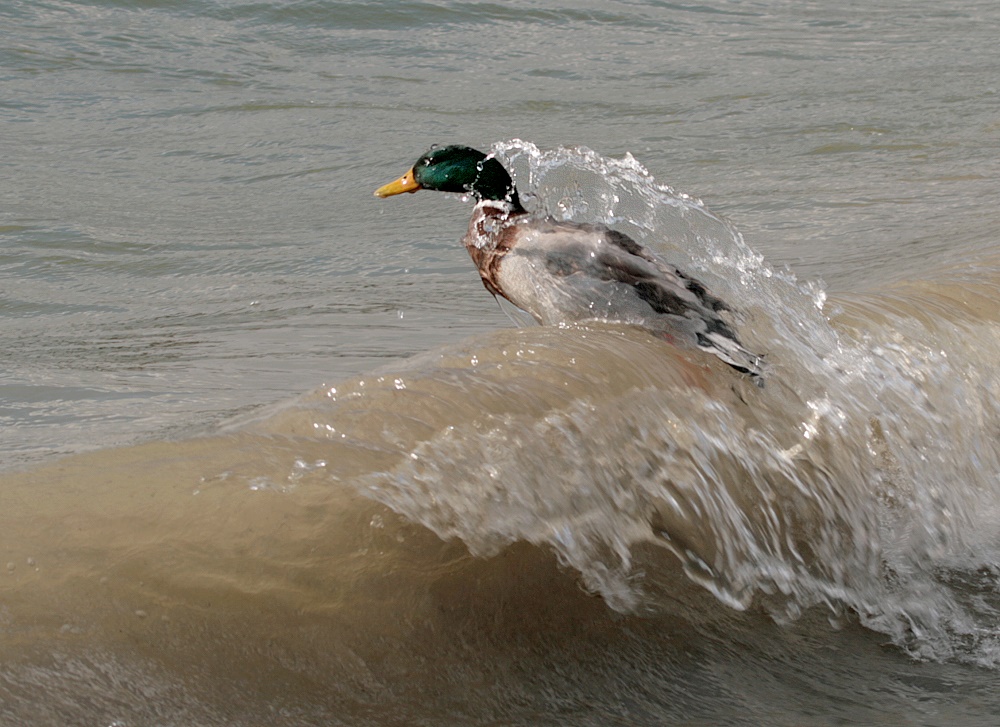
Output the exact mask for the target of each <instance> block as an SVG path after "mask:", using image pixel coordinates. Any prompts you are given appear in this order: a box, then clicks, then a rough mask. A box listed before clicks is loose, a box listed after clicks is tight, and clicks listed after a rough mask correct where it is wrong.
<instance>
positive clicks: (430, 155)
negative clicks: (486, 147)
mask: <svg viewBox="0 0 1000 727" xmlns="http://www.w3.org/2000/svg"><path fill="white" fill-rule="evenodd" d="M418 189H433V190H436V191H438V192H456V193H458V194H471V195H472V196H474V197H476V198H477V199H481V200H482V199H491V200H496V201H506V202H510V204H511V205H512V206H513V208H514V211H516V212H520V211H522V210H523V209H524V208H523V207H521V202H520V200H519V199H518V197H517V190H516V189H515V188H514V181H513V180H512V179H511V178H510V175H509V174H507V170H506V169H504V168H503V165H502V164H501V163H500V162H498V161H497V160H496V159H493V158H492V157H491V158H487V157H486V155H485V154H483V153H482V152H481V151H479V150H478V149H472V148H470V147H467V146H442V147H435V148H432V149H431V150H430V151H429V152H427V153H426V154H424V155H423V156H422V157H420V158H419V159H417V162H416V164H414V165H413V168H412V169H410V171H408V172H407V173H406V174H404V175H403V176H402V177H400V178H399V179H397V180H396V181H395V182H390V183H389V184H386V185H385V186H383V187H379V188H378V189H376V190H375V196H376V197H391V196H392V195H394V194H402V193H403V192H416V191H417V190H418Z"/></svg>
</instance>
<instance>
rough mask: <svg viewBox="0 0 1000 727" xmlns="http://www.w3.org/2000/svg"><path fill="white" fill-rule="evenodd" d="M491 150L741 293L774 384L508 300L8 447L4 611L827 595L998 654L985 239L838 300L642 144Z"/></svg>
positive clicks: (63, 620) (26, 621) (995, 301)
mask: <svg viewBox="0 0 1000 727" xmlns="http://www.w3.org/2000/svg"><path fill="white" fill-rule="evenodd" d="M494 152H495V153H496V154H497V155H499V156H501V157H502V158H503V159H504V160H505V162H506V163H507V164H509V165H510V166H511V167H512V169H513V170H514V172H515V174H516V175H517V181H518V182H519V183H520V185H521V186H522V188H526V189H531V190H532V199H531V203H532V204H534V205H536V206H538V207H540V208H541V209H544V210H547V211H549V212H550V213H551V214H554V215H557V216H560V217H562V218H566V219H576V220H586V221H590V222H603V223H606V224H611V225H614V226H615V227H616V228H617V229H621V230H622V231H624V232H626V233H628V234H630V235H632V236H634V237H636V238H637V239H639V240H640V241H641V242H642V243H643V244H646V245H647V246H650V247H652V248H654V249H656V250H657V251H658V252H659V253H660V254H662V255H663V256H664V257H665V258H667V259H668V260H669V261H670V262H672V263H675V264H677V265H678V266H679V267H681V268H682V269H685V270H687V271H689V272H690V273H692V274H694V275H696V276H697V277H699V278H700V279H702V280H704V281H705V282H706V283H707V284H708V285H709V286H710V287H711V288H712V289H713V290H714V291H715V292H716V293H717V294H718V295H720V297H722V298H724V299H725V300H727V301H730V302H731V303H732V304H733V307H734V308H735V309H736V310H737V317H738V320H737V321H736V322H737V325H738V327H739V330H740V332H741V336H742V337H743V338H744V340H745V341H746V343H747V345H748V347H750V348H752V350H755V351H756V350H760V351H764V352H766V357H767V366H768V372H767V381H766V385H765V386H764V387H758V386H756V385H754V384H753V383H752V382H750V381H748V380H747V379H746V378H744V377H741V376H740V375H738V374H736V373H735V372H733V371H732V370H731V369H729V368H728V367H727V366H725V365H724V364H722V363H721V362H719V361H717V360H715V359H714V358H713V357H711V356H705V355H703V354H701V353H699V352H697V351H684V350H680V349H677V348H674V347H672V346H670V345H669V344H667V343H665V342H664V341H662V340H661V339H658V338H655V337H653V336H651V335H649V334H647V333H646V332H644V331H642V330H641V329H637V328H632V327H626V326H616V325H613V324H597V323H593V324H581V325H573V326H564V327H524V328H512V329H505V330H499V331H494V332H490V333H486V334H483V335H481V336H477V337H475V338H471V339H468V340H465V341H462V342H460V343H458V344H455V345H452V346H448V347H445V348H442V349H438V350H433V351H429V352H427V353H425V354H422V355H420V356H417V357H415V358H413V359H410V360H407V361H403V362H399V363H396V364H393V365H392V366H389V367H386V368H384V369H381V370H379V371H377V372H373V373H370V374H366V375H364V376H362V377H358V378H355V379H352V380H348V381H344V382H338V383H336V384H333V385H328V386H324V387H323V388H322V389H320V390H317V391H314V392H310V393H308V394H306V395H304V396H302V397H300V398H299V399H297V400H295V401H293V402H286V403H284V404H282V405H280V406H278V407H276V408H274V409H272V410H269V411H267V412H263V413H258V415H257V416H256V417H255V418H254V419H253V420H251V421H241V422H238V423H234V424H233V425H231V426H230V427H229V428H228V429H227V430H226V431H223V432H221V433H219V434H218V435H217V436H213V437H205V438H201V439H196V440H188V441H185V442H160V443H152V444H148V445H142V446H139V447H133V448H128V449H124V450H113V451H109V452H98V453H91V454H88V455H83V456H79V457H75V458H70V459H67V460H63V461H61V462H58V463H56V464H54V465H50V466H48V467H45V468H39V469H37V470H32V471H30V472H26V473H21V474H16V475H9V476H6V477H5V480H4V482H3V484H2V487H0V496H2V497H4V498H5V500H6V502H5V503H4V507H3V508H2V509H0V526H2V527H3V531H4V532H5V533H7V537H8V542H9V543H10V544H11V545H10V546H9V547H8V556H7V557H8V558H9V561H10V566H11V568H10V569H9V576H10V577H8V578H7V580H6V581H4V585H0V588H3V589H4V594H5V599H6V600H5V601H4V603H5V606H4V611H3V614H2V617H3V621H2V624H6V626H4V628H6V630H7V631H8V632H9V633H15V632H16V633H20V634H31V633H36V632H37V633H45V634H48V635H49V636H46V638H50V637H51V634H53V633H57V632H58V633H60V634H62V635H63V637H66V638H69V637H68V636H66V634H70V635H72V634H75V633H77V631H76V629H79V630H80V631H79V634H80V636H79V638H85V634H86V633H91V632H92V631H93V630H94V629H96V628H98V627H96V626H94V625H93V624H94V623H104V624H105V626H102V627H100V628H101V629H104V631H106V632H107V633H118V632H125V633H131V632H133V631H134V630H135V629H137V628H139V627H138V626H136V625H135V624H136V621H135V619H136V618H137V614H138V613H139V612H141V614H142V615H141V617H139V618H141V619H143V620H144V623H147V624H148V623H150V622H152V621H155V618H154V617H155V615H156V614H157V613H162V614H163V616H164V618H165V619H167V620H165V621H164V622H163V623H164V624H166V623H168V622H170V623H173V624H175V628H176V624H181V623H183V624H185V628H186V629H187V630H188V631H189V632H190V633H188V634H187V636H186V637H185V638H194V639H195V640H197V639H196V638H195V637H194V636H192V633H194V631H197V627H196V624H197V623H199V619H204V618H208V616H207V615H206V614H208V613H214V614H216V618H218V619H221V620H219V621H217V622H213V623H215V627H214V628H216V629H218V631H217V632H215V635H213V636H212V637H211V639H210V643H211V644H212V648H213V649H218V648H221V647H220V646H219V643H220V640H221V641H223V642H225V643H227V644H228V643H230V642H229V641H226V639H235V638H236V636H234V634H235V632H234V631H232V629H234V628H235V626H233V625H232V624H233V623H239V624H240V628H245V629H246V628H249V629H251V630H253V629H256V630H253V633H255V634H256V636H255V639H258V638H259V639H261V640H263V641H262V643H268V642H267V639H269V638H276V637H273V630H274V629H275V628H278V629H279V630H282V629H285V628H286V627H285V626H281V625H280V624H282V623H285V621H284V620H283V619H286V618H288V614H290V613H294V614H298V615H299V616H303V615H305V617H307V619H306V620H309V619H313V618H316V619H321V620H322V622H323V626H322V629H323V630H324V634H326V635H324V636H322V637H319V636H317V635H316V633H315V632H314V631H310V632H309V633H310V634H312V636H310V637H308V638H307V637H306V636H303V635H302V634H301V633H298V632H297V634H298V635H295V636H294V638H293V637H292V636H288V634H286V636H288V639H290V640H289V641H288V642H287V644H294V645H295V646H294V648H293V647H289V649H288V651H287V652H282V653H284V654H285V656H283V657H282V658H292V657H290V656H288V654H290V653H294V652H295V651H296V649H297V648H299V647H301V648H303V649H305V650H306V651H308V650H309V648H310V647H309V643H308V639H309V638H316V639H319V641H320V642H321V643H322V644H324V645H327V646H329V645H330V643H331V642H330V641H329V640H331V639H333V640H335V641H336V644H337V648H334V647H333V646H330V653H333V652H336V653H338V654H340V656H338V657H337V658H339V659H341V660H343V659H347V660H348V661H350V659H348V657H345V656H344V653H347V652H344V651H343V649H344V648H347V647H345V644H350V649H353V651H351V653H369V652H370V651H371V650H372V649H375V650H377V648H379V647H378V644H379V643H396V642H394V641H393V640H392V636H391V634H392V633H396V632H398V631H400V629H404V628H406V627H410V626H412V624H413V623H416V622H417V621H418V620H419V618H426V619H428V622H431V623H437V621H435V619H444V618H459V620H462V619H473V620H475V619H483V618H494V619H506V618H511V614H516V616H517V618H516V619H515V621H516V620H517V619H528V620H530V619H540V621H539V624H540V625H539V629H545V628H549V627H551V621H546V619H547V618H549V617H550V616H551V617H553V618H554V616H552V614H554V613H563V614H567V613H574V614H577V617H578V618H581V619H584V618H585V619H594V618H597V617H596V616H594V614H595V613H596V611H595V609H597V610H600V609H601V608H603V607H599V606H598V605H597V604H600V603H603V604H606V606H607V607H610V608H611V609H612V610H613V612H616V613H619V614H622V618H639V619H652V621H651V622H655V621H656V620H657V619H668V620H677V619H680V620H687V621H698V622H701V621H704V620H706V619H708V620H712V619H717V620H725V619H727V618H729V616H727V614H731V613H744V614H748V617H754V616H753V615H754V614H767V615H768V616H770V617H771V618H773V619H776V620H778V621H779V622H781V623H789V622H793V621H795V620H797V619H803V618H807V617H809V616H808V615H809V614H813V613H816V612H817V607H818V610H819V611H820V612H823V613H827V614H829V615H830V616H831V618H834V619H847V620H848V621H849V620H851V619H854V620H857V621H858V622H860V623H862V624H863V625H864V626H866V627H867V628H868V629H871V630H873V631H875V632H878V633H883V634H888V635H889V636H890V637H891V639H892V641H893V642H894V643H895V644H897V645H898V646H899V647H900V648H901V649H903V650H905V651H906V652H907V653H909V654H912V655H914V656H916V657H918V658H923V659H935V660H944V661H948V660H951V661H961V662H973V663H976V664H980V665H984V666H989V667H995V666H996V665H997V663H998V659H1000V650H998V648H997V639H998V631H1000V630H998V623H997V619H996V613H997V609H998V608H1000V599H998V597H997V593H998V591H997V585H998V576H1000V574H998V571H997V568H996V566H995V563H996V562H998V555H1000V547H998V546H1000V542H998V538H997V533H998V528H997V525H998V523H1000V517H998V512H1000V510H998V504H1000V486H998V485H997V481H996V473H997V472H1000V452H998V448H997V446H996V442H997V432H998V429H1000V407H998V402H1000V378H998V376H997V374H996V368H995V366H994V365H993V362H994V361H996V360H997V356H998V355H1000V335H998V328H997V320H998V314H1000V294H998V291H997V285H998V283H1000V267H997V266H993V265H989V264H987V263H986V262H984V261H979V262H978V263H976V264H975V265H969V266H966V267H964V268H956V269H953V270H950V271H946V272H943V273H940V274H939V275H938V276H937V280H935V281H933V282H921V283H916V282H914V283H908V284H905V285H899V286H896V287H894V288H893V289H892V290H889V291H881V292H872V293H866V294H855V295H850V296H839V297H838V296H835V295H830V294H828V293H827V292H826V291H824V290H823V288H822V286H821V285H819V284H817V283H812V282H807V283H803V282H801V281H799V280H797V279H796V278H795V277H794V275H792V274H791V273H789V272H788V271H782V270H776V269H774V268H772V267H770V266H769V265H768V264H767V263H766V261H764V260H763V258H762V257H761V256H760V255H758V254H757V253H755V252H754V251H753V250H752V249H750V248H749V246H747V245H746V243H745V241H744V240H743V239H742V237H741V236H740V234H739V233H738V231H736V230H735V228H734V227H733V226H732V225H731V224H729V223H728V222H727V221H725V220H724V219H722V218H720V217H718V216H717V215H714V214H713V213H711V212H710V211H709V210H707V209H706V208H705V206H704V205H703V204H701V203H700V202H699V201H698V200H695V199H693V198H691V197H689V196H686V195H684V194H681V193H677V192H675V191H674V190H672V189H670V188H669V187H666V186H663V185H660V184H658V183H656V182H655V180H654V179H653V178H652V177H651V176H650V175H649V174H648V172H646V170H645V169H643V168H642V167H641V165H639V164H638V162H636V161H635V160H634V159H632V158H631V157H625V158H624V159H620V160H615V159H607V158H604V157H601V156H599V155H597V154H595V153H594V152H591V151H589V150H586V149H558V150H555V151H550V152H542V151H540V150H538V149H537V148H535V147H534V146H532V145H531V144H528V143H525V142H521V141H512V142H506V143H503V144H498V145H497V146H496V147H495V148H494ZM457 237H458V232H456V238H457ZM553 558H554V559H555V560H556V561H557V562H558V563H559V568H556V567H554V565H553V563H552V559H553ZM577 581H578V582H579V583H580V584H581V585H582V586H583V589H584V590H585V591H586V593H589V594H596V595H598V596H599V597H600V598H599V599H594V598H590V597H588V596H586V595H585V594H584V593H581V592H580V591H579V590H578V589H577V588H576V586H575V583H576V582H577ZM484 583H488V584H490V585H488V586H483V585H482V584H484ZM477 584H478V585H477ZM477 588H485V589H486V591H485V592H484V593H482V594H480V596H476V595H475V594H476V593H477ZM12 589H14V590H12ZM512 592H516V593H518V594H519V595H518V597H517V598H516V599H513V600H516V601H517V603H518V604H519V605H512V596H511V595H510V594H511V593H512ZM706 598H707V599H708V601H706ZM470 599H471V600H470ZM109 602H110V603H112V604H116V605H115V606H114V607H113V608H108V607H107V604H108V603H109ZM708 602H712V603H714V604H715V605H714V606H711V605H709V606H706V603H708ZM40 604H44V608H41V607H40ZM486 604H491V605H486ZM210 609H211V610H210ZM490 609H493V610H490ZM497 609H499V610H497ZM223 613H228V614H230V615H231V616H232V620H231V621H227V620H225V619H222V617H221V616H219V615H218V614H223ZM403 613H407V614H411V615H409V616H403V617H401V616H400V614H403ZM491 613H492V616H489V614H491ZM46 614H48V615H46ZM268 614H270V616H267V615H268ZM442 614H450V616H443V615H442ZM455 614H459V615H460V616H455ZM472 614H475V615H472ZM501 614H503V615H501ZM532 614H533V615H532ZM540 614H541V615H540ZM545 614H549V616H545ZM584 614H585V615H586V616H584ZM418 615H420V616H419V617H418ZM196 616H197V617H196ZM296 618H297V619H298V618H299V617H296ZM400 618H402V619H403V620H402V622H400V621H399V619H400ZM268 619H270V620H268ZM275 619H277V620H275ZM542 622H544V624H543V623H542ZM157 623H159V622H157ZM251 623H253V624H257V626H250V625H248V624H251ZM449 623H450V622H449ZM462 623H465V621H462ZM2 624H0V625H2ZM12 624H13V625H12ZM122 624H130V625H128V626H127V627H126V626H123V625H122ZM227 624H228V625H227ZM158 628H162V629H164V630H166V631H168V632H169V631H170V629H169V628H168V627H167V626H162V625H160V626H158ZM310 628H312V627H310ZM316 628H319V627H318V626H317V627H316ZM413 628H415V627H413ZM512 628H513V627H512ZM172 633H173V635H172V636H170V637H169V638H171V639H179V638H181V637H179V636H177V635H176V631H174V632H172ZM269 633H271V634H272V636H268V634H269ZM283 633H284V632H283ZM359 633H364V634H369V635H370V634H379V636H378V637H377V638H376V637H366V638H369V641H368V642H367V646H366V647H364V648H363V647H361V646H359V645H358V644H357V643H356V642H355V641H354V640H353V639H356V638H360V637H358V636H356V635H357V634H359ZM414 633H416V631H413V632H412V633H411V634H410V636H408V637H407V638H411V639H414V638H418V637H417V636H414V635H413V634H414ZM420 633H421V634H422V633H423V632H420ZM463 633H465V634H466V637H468V638H472V637H469V636H468V632H463ZM538 633H541V631H539V632H538ZM227 634H228V636H227ZM331 634H333V635H331ZM23 638H24V639H25V641H23V642H22V645H24V644H26V643H35V644H42V643H43V642H44V639H41V638H40V637H38V638H36V637H34V636H24V637H23ZM109 638H110V637H109ZM117 638H118V637H114V639H117ZM282 638H284V637H282ZM419 638H421V639H424V638H426V639H428V640H429V643H430V642H433V641H434V639H435V638H438V637H435V636H433V635H430V634H424V635H423V636H419ZM442 638H443V637H442ZM546 638H550V637H546ZM114 639H112V641H114ZM302 639H306V641H305V642H303V641H302ZM380 639H381V641H380ZM317 648H318V647H317ZM338 648H339V649H341V650H340V651H337V649H338ZM455 648H457V649H458V650H459V651H461V648H465V647H455ZM350 649H349V650H350ZM365 649H368V650H369V651H367V652H366V651H365ZM323 651H324V653H326V651H327V649H326V648H325V647H324V649H323ZM317 653H318V652H317ZM272 656H273V655H272ZM206 658H207V659H209V660H211V657H208V656H206ZM303 658H304V657H303ZM329 658H333V657H329ZM359 658H360V657H359ZM316 659H317V660H318V661H317V662H316V663H315V664H313V665H312V666H311V667H309V668H310V669H312V670H313V671H312V672H310V673H317V672H316V670H320V671H322V669H323V668H328V669H330V670H331V671H330V673H336V674H344V673H347V672H350V673H351V674H353V675H354V676H352V677H351V678H352V679H357V678H360V677H358V676H357V674H359V673H363V671H364V670H363V669H361V666H359V664H357V663H354V662H352V663H351V664H348V663H347V662H343V663H341V662H337V664H331V663H329V662H326V661H323V659H321V658H320V657H319V656H316ZM323 664H325V666H323ZM369 666H370V663H369ZM206 668H207V667H206ZM219 668H220V669H222V668H223V667H222V666H219ZM303 668H305V667H303ZM359 669H361V671H360V672H359V671H358V670H359ZM345 670H346V672H345ZM345 678H346V677H345ZM345 688H346V687H345ZM360 688H361V687H359V689H360Z"/></svg>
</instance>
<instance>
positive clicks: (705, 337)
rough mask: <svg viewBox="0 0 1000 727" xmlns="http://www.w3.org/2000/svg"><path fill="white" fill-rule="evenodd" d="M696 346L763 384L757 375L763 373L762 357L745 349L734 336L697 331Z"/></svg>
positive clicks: (759, 375)
mask: <svg viewBox="0 0 1000 727" xmlns="http://www.w3.org/2000/svg"><path fill="white" fill-rule="evenodd" d="M698 348H700V349H701V350H702V351H707V352H708V353H711V354H714V355H716V356H718V357H719V358H720V359H722V360H723V361H725V362H726V363H727V364H729V365H730V366H732V367H733V368H734V369H736V370H737V371H739V372H740V373H744V374H748V375H749V376H753V377H755V378H756V379H757V381H758V384H760V385H763V379H761V378H759V377H761V376H762V375H763V373H764V369H763V364H764V358H763V357H762V356H758V355H757V354H755V353H750V351H747V350H746V349H745V348H743V345H742V344H741V343H740V342H739V341H738V340H736V339H735V338H731V337H729V336H726V335H723V334H722V333H720V332H717V331H710V332H708V333H699V334H698Z"/></svg>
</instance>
